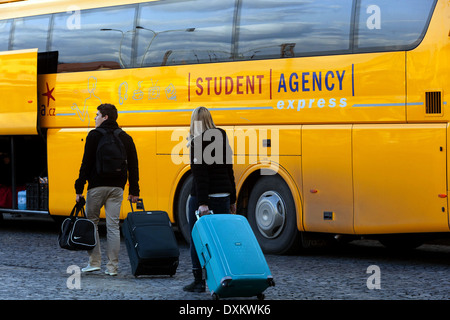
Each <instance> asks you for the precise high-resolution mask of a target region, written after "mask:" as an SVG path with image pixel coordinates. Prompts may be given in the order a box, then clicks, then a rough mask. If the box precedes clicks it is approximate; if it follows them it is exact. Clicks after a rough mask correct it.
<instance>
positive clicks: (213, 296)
mask: <svg viewBox="0 0 450 320" xmlns="http://www.w3.org/2000/svg"><path fill="white" fill-rule="evenodd" d="M211 298H212V299H213V300H219V295H218V294H217V293H215V292H213V293H212V294H211Z"/></svg>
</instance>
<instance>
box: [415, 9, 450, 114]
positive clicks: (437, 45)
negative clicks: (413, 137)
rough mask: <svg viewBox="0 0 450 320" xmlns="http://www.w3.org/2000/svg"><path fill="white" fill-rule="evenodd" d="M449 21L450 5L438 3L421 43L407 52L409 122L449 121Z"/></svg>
mask: <svg viewBox="0 0 450 320" xmlns="http://www.w3.org/2000/svg"><path fill="white" fill-rule="evenodd" d="M449 19H450V2H449V1H441V2H438V4H437V5H436V9H435V11H434V14H433V18H432V19H431V22H430V27H429V28H428V31H427V34H426V36H425V38H424V40H423V41H422V43H421V44H420V45H419V46H418V47H417V48H415V49H414V50H412V51H408V52H407V70H408V73H407V77H408V78H407V81H408V91H407V100H408V112H407V119H408V122H413V121H414V122H444V121H449V120H450V112H449V110H448V108H449V107H450V99H449V92H450V81H449V75H450V59H449V56H450V23H449ZM427 95H428V99H427Z"/></svg>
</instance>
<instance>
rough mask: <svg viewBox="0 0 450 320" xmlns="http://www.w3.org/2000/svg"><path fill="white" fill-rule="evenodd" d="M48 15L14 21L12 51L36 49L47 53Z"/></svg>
mask: <svg viewBox="0 0 450 320" xmlns="http://www.w3.org/2000/svg"><path fill="white" fill-rule="evenodd" d="M49 22H50V15H45V16H37V17H28V18H17V19H14V34H13V37H12V50H20V49H32V48H38V52H45V51H47V38H48V26H49Z"/></svg>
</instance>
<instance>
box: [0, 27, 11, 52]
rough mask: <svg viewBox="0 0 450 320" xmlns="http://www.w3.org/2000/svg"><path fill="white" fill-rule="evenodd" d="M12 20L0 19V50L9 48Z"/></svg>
mask: <svg viewBox="0 0 450 320" xmlns="http://www.w3.org/2000/svg"><path fill="white" fill-rule="evenodd" d="M11 24H12V20H3V21H2V20H0V51H6V50H8V49H9V33H10V31H11Z"/></svg>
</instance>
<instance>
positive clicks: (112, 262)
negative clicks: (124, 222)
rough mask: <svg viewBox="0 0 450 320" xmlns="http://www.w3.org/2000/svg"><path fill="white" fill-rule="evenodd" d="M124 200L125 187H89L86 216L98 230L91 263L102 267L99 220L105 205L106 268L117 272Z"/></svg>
mask: <svg viewBox="0 0 450 320" xmlns="http://www.w3.org/2000/svg"><path fill="white" fill-rule="evenodd" d="M122 200H123V189H122V188H119V187H96V188H92V189H89V190H88V191H87V195H86V216H87V218H88V219H89V220H92V222H94V224H95V226H96V229H97V232H96V237H97V245H96V246H95V248H94V249H92V250H89V251H88V253H89V265H90V266H91V267H101V258H102V255H101V249H100V239H99V236H98V221H99V220H100V209H101V208H102V207H103V206H104V207H105V214H106V232H107V235H106V241H107V249H106V256H107V257H108V263H107V264H106V268H107V270H108V271H109V272H113V273H117V269H118V265H119V249H120V229H119V221H120V207H121V205H122Z"/></svg>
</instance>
